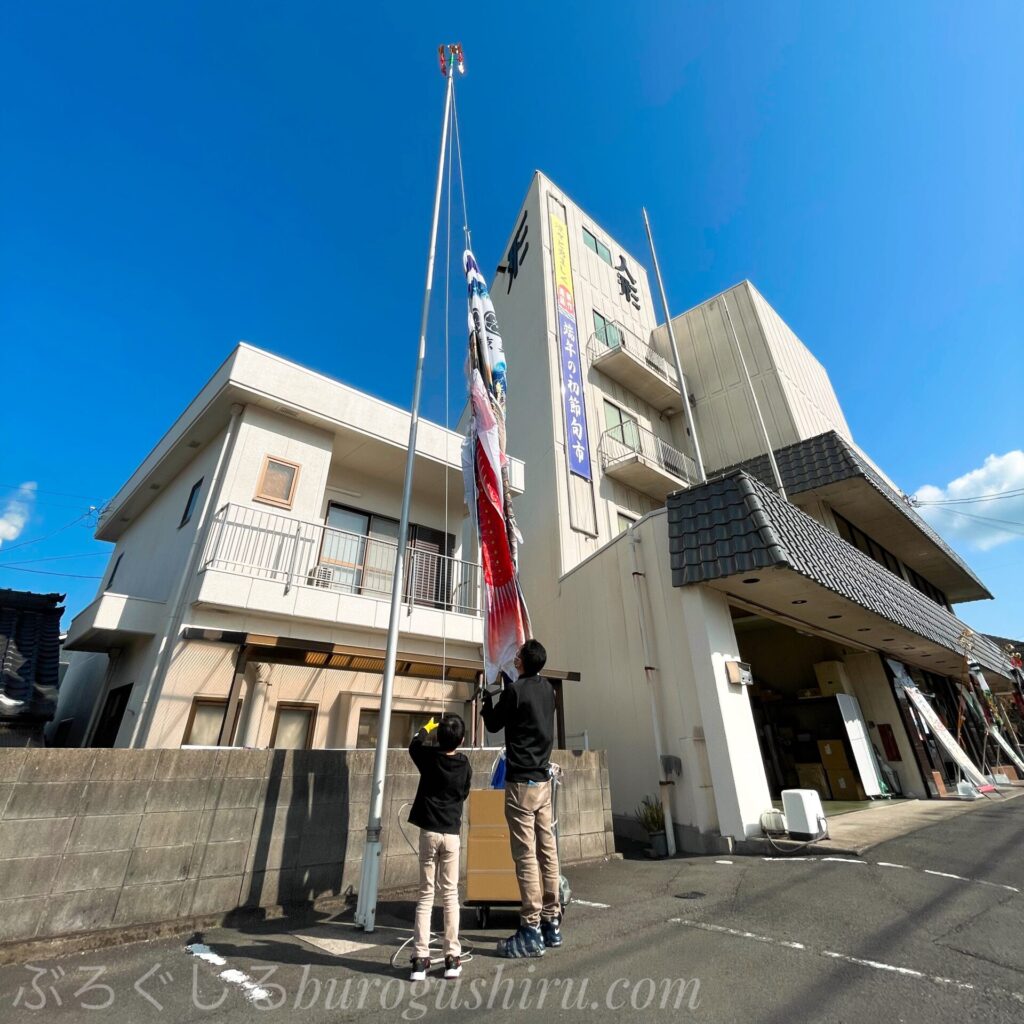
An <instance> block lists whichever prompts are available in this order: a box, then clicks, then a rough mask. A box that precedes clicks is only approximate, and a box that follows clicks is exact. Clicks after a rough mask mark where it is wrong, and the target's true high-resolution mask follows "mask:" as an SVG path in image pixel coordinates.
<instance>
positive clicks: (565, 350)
mask: <svg viewBox="0 0 1024 1024" xmlns="http://www.w3.org/2000/svg"><path fill="white" fill-rule="evenodd" d="M550 216H551V254H552V259H553V261H554V264H555V311H556V313H557V323H558V328H557V330H558V351H559V353H560V356H561V361H562V403H563V405H564V407H565V448H566V452H567V453H568V459H569V470H570V472H572V473H575V474H576V475H577V476H579V477H582V478H583V479H584V480H589V479H590V438H589V437H588V435H587V402H586V396H585V395H584V393H583V351H582V346H581V344H580V338H579V331H578V329H577V325H576V299H575V295H574V293H573V287H572V260H571V258H570V256H569V229H568V227H566V223H565V221H564V220H562V218H561V217H559V216H557V215H556V214H554V213H552V214H551V215H550Z"/></svg>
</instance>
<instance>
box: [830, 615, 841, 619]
mask: <svg viewBox="0 0 1024 1024" xmlns="http://www.w3.org/2000/svg"><path fill="white" fill-rule="evenodd" d="M829 618H830V619H841V618H842V615H830V616H829Z"/></svg>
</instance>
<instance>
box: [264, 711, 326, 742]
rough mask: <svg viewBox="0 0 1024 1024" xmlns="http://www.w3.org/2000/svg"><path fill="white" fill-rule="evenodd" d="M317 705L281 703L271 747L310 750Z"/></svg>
mask: <svg viewBox="0 0 1024 1024" xmlns="http://www.w3.org/2000/svg"><path fill="white" fill-rule="evenodd" d="M316 712H317V706H316V704H293V703H290V702H284V701H282V702H280V703H279V704H278V705H277V708H276V710H275V712H274V730H273V732H272V733H271V734H270V745H271V746H272V747H274V748H275V749H276V750H309V749H310V748H311V747H312V746H313V729H314V727H315V726H316Z"/></svg>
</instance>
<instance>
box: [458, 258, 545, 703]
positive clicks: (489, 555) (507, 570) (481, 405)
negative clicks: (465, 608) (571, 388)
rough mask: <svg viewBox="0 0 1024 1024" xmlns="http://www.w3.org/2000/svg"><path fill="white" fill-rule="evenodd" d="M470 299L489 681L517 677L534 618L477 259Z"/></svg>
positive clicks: (468, 447) (497, 358)
mask: <svg viewBox="0 0 1024 1024" xmlns="http://www.w3.org/2000/svg"><path fill="white" fill-rule="evenodd" d="M462 262H463V269H464V270H465V272H466V284H467V288H468V295H469V361H468V363H467V375H468V377H469V400H470V404H471V406H472V417H471V419H470V424H469V431H468V433H467V434H466V440H465V442H464V443H463V446H462V469H463V475H464V477H465V484H466V506H467V508H469V509H471V510H472V511H473V514H474V519H475V521H476V528H477V532H478V536H479V538H480V561H481V563H482V565H483V572H484V600H485V607H484V675H485V677H486V680H487V682H488V683H493V682H494V681H495V680H496V679H497V678H498V672H499V671H504V672H506V673H507V674H508V675H510V676H512V677H513V678H515V674H516V673H515V666H514V664H513V662H514V660H515V656H516V653H517V651H518V650H519V648H520V647H521V646H522V644H523V642H524V641H525V640H526V638H527V637H528V636H529V635H530V617H529V614H528V613H527V611H526V601H525V600H524V599H523V591H522V587H521V586H520V584H519V571H518V568H517V552H518V547H519V544H520V543H521V542H522V537H521V536H520V535H519V529H518V527H517V526H516V520H515V514H514V512H513V510H512V493H511V490H510V488H509V475H508V459H507V457H506V455H505V394H506V387H507V377H506V366H505V352H504V350H503V349H502V345H501V333H500V331H499V330H498V318H497V317H496V316H495V314H494V306H493V304H492V303H491V297H490V295H488V293H487V283H486V282H485V281H484V277H483V274H481V273H480V267H479V265H478V264H477V262H476V259H475V257H474V256H473V254H472V252H470V251H469V250H468V249H467V250H466V252H465V254H464V255H463V261H462Z"/></svg>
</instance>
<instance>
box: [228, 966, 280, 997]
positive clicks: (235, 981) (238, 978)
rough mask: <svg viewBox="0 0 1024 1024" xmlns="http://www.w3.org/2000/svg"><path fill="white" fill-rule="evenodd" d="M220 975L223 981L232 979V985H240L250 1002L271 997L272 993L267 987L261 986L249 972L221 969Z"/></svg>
mask: <svg viewBox="0 0 1024 1024" xmlns="http://www.w3.org/2000/svg"><path fill="white" fill-rule="evenodd" d="M220 977H221V980H222V981H230V982H231V984H232V985H238V986H239V987H240V988H241V989H242V991H243V992H244V993H245V995H246V997H247V998H248V999H249V1001H250V1002H256V1000H257V999H269V998H270V993H269V992H268V991H267V990H266V989H265V988H260V986H259V985H257V984H256V982H255V981H253V980H252V978H250V977H249V975H248V974H245V973H244V972H242V971H236V970H234V969H231V970H227V971H221V972H220Z"/></svg>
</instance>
